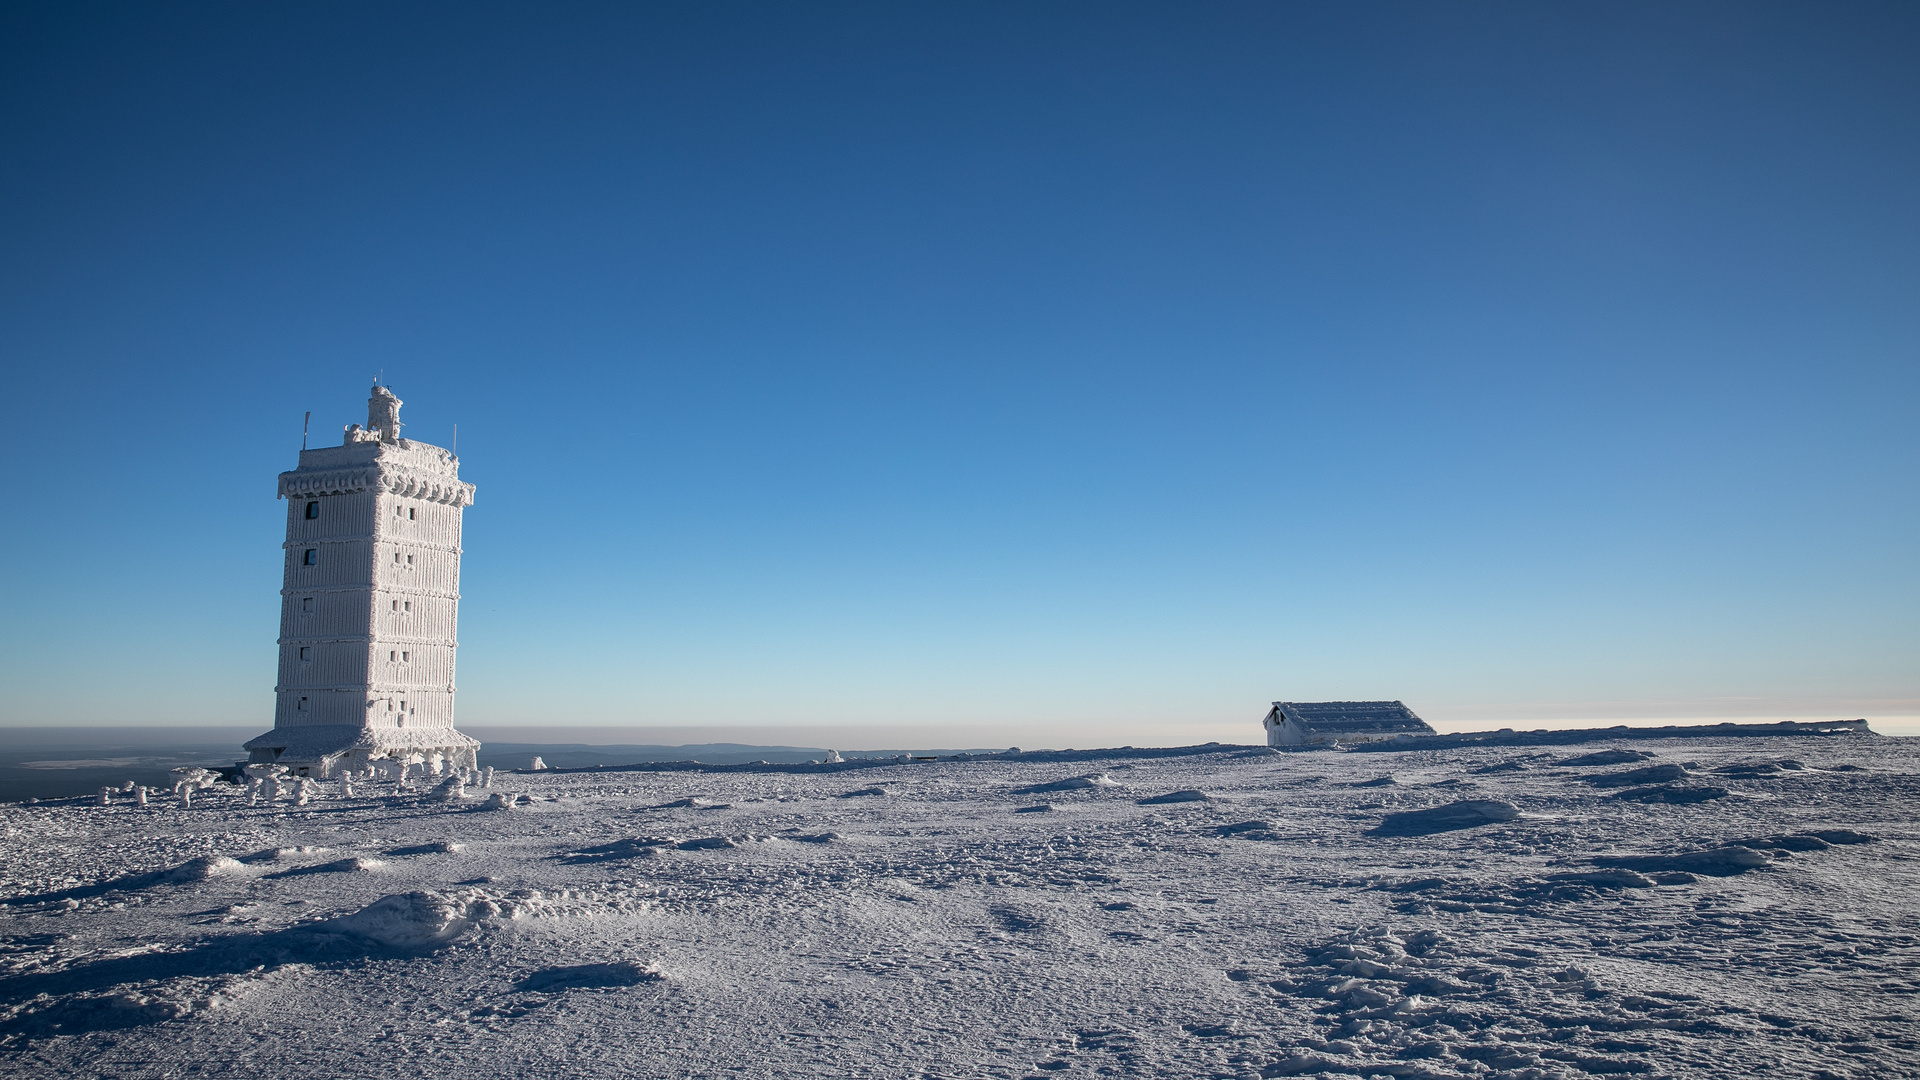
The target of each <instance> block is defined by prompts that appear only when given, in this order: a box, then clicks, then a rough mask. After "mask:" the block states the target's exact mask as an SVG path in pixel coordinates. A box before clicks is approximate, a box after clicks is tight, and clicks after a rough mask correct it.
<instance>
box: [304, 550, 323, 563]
mask: <svg viewBox="0 0 1920 1080" xmlns="http://www.w3.org/2000/svg"><path fill="white" fill-rule="evenodd" d="M300 564H301V565H302V566H319V565H320V549H319V548H308V549H307V553H306V554H305V555H304V556H302V557H301V559H300Z"/></svg>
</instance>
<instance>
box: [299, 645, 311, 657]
mask: <svg viewBox="0 0 1920 1080" xmlns="http://www.w3.org/2000/svg"><path fill="white" fill-rule="evenodd" d="M300 659H302V660H311V659H313V648H312V647H311V646H308V645H302V646H300Z"/></svg>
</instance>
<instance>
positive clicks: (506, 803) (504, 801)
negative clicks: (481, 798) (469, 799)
mask: <svg viewBox="0 0 1920 1080" xmlns="http://www.w3.org/2000/svg"><path fill="white" fill-rule="evenodd" d="M480 809H482V810H511V809H513V796H511V795H508V794H507V793H506V792H504V791H496V792H494V793H493V794H492V795H490V796H488V797H487V801H486V802H483V803H481V804H480Z"/></svg>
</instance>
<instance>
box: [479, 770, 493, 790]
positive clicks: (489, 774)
mask: <svg viewBox="0 0 1920 1080" xmlns="http://www.w3.org/2000/svg"><path fill="white" fill-rule="evenodd" d="M480 786H481V787H487V788H490V787H492V786H493V766H491V765H489V766H487V775H486V778H485V779H483V780H481V781H480Z"/></svg>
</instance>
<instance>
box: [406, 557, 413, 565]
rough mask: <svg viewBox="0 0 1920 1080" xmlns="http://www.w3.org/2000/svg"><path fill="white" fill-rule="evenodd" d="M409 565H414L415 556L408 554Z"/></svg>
mask: <svg viewBox="0 0 1920 1080" xmlns="http://www.w3.org/2000/svg"><path fill="white" fill-rule="evenodd" d="M407 565H408V566H412V565H413V556H411V555H409V556H407Z"/></svg>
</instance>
